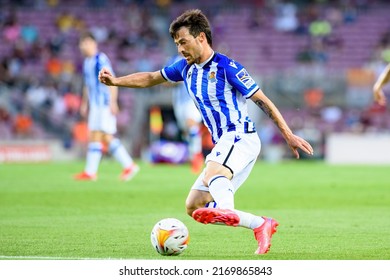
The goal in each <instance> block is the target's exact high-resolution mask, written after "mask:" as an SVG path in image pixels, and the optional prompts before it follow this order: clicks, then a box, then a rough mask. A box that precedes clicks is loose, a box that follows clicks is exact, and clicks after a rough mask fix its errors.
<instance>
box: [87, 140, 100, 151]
mask: <svg viewBox="0 0 390 280" xmlns="http://www.w3.org/2000/svg"><path fill="white" fill-rule="evenodd" d="M102 150H103V145H102V143H100V142H91V143H89V144H88V151H90V152H101V151H102Z"/></svg>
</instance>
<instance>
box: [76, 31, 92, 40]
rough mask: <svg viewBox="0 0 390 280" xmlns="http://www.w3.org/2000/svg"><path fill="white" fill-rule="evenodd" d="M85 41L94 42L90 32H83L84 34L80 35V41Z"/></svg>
mask: <svg viewBox="0 0 390 280" xmlns="http://www.w3.org/2000/svg"><path fill="white" fill-rule="evenodd" d="M85 39H92V40H94V41H96V38H95V36H93V34H92V32H89V31H85V32H83V33H81V35H80V41H82V40H85Z"/></svg>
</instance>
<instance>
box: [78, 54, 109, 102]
mask: <svg viewBox="0 0 390 280" xmlns="http://www.w3.org/2000/svg"><path fill="white" fill-rule="evenodd" d="M103 67H106V68H108V69H109V70H110V71H111V73H113V75H114V72H113V70H112V66H111V62H110V60H109V59H108V57H107V56H106V55H105V54H104V53H102V52H99V53H97V54H96V55H95V56H92V57H87V58H85V60H84V64H83V74H84V81H85V85H86V87H87V90H88V96H89V105H90V106H98V107H104V106H109V105H110V90H109V87H108V86H106V85H104V84H102V83H100V82H99V79H98V75H99V71H100V70H101V69H102V68H103Z"/></svg>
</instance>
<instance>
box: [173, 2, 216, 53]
mask: <svg viewBox="0 0 390 280" xmlns="http://www.w3.org/2000/svg"><path fill="white" fill-rule="evenodd" d="M183 26H184V27H187V28H188V30H189V32H190V34H191V35H192V36H194V37H197V36H199V34H200V33H201V32H204V34H205V35H206V39H207V43H208V44H209V45H210V47H212V46H213V38H212V36H211V28H210V23H209V21H208V20H207V17H206V16H205V15H204V14H203V13H202V11H201V10H199V9H196V10H188V11H185V12H184V13H183V14H181V15H180V16H179V17H178V18H177V19H175V20H174V21H173V22H172V23H171V26H170V27H169V34H170V35H171V37H172V38H173V39H175V37H176V33H177V31H179V29H180V28H182V27H183Z"/></svg>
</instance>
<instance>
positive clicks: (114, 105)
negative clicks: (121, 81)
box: [110, 102, 119, 115]
mask: <svg viewBox="0 0 390 280" xmlns="http://www.w3.org/2000/svg"><path fill="white" fill-rule="evenodd" d="M110 110H111V113H112V114H113V115H116V114H118V113H119V107H118V103H116V102H112V103H111V105H110Z"/></svg>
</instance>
